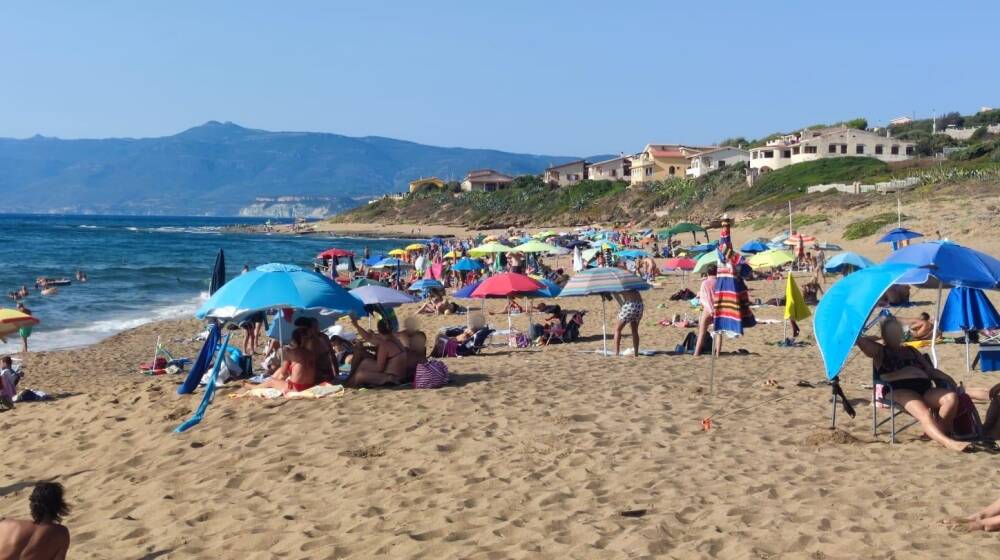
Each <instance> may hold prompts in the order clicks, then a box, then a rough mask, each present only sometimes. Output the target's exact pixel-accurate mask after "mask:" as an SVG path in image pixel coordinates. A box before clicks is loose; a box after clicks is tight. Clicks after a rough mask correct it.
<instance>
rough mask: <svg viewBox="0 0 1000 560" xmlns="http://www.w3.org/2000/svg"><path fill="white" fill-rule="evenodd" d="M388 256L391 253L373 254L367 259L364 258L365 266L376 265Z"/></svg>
mask: <svg viewBox="0 0 1000 560" xmlns="http://www.w3.org/2000/svg"><path fill="white" fill-rule="evenodd" d="M388 256H389V255H386V254H383V253H378V254H375V255H372V256H370V257H368V258H367V259H365V260H364V263H365V266H375V265H376V264H378V263H380V262H382V261H383V260H384V259H385V258H387V257H388Z"/></svg>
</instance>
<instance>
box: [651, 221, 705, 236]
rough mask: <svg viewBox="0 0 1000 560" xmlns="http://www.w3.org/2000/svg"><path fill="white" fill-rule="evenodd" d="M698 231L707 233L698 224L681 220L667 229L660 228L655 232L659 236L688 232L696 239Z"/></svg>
mask: <svg viewBox="0 0 1000 560" xmlns="http://www.w3.org/2000/svg"><path fill="white" fill-rule="evenodd" d="M698 232H703V233H705V235H708V232H707V231H706V230H705V228H703V227H701V226H699V225H698V224H692V223H691V222H681V223H679V224H675V225H673V226H671V227H669V228H667V229H661V230H660V231H658V232H656V235H657V236H659V237H660V238H667V237H673V236H675V235H678V234H681V233H690V234H691V235H692V236H693V237H694V238H695V239H697V238H698V236H697V235H696V234H697V233H698Z"/></svg>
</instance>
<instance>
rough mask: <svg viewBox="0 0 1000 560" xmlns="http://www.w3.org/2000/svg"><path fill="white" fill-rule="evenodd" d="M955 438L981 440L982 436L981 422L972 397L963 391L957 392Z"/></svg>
mask: <svg viewBox="0 0 1000 560" xmlns="http://www.w3.org/2000/svg"><path fill="white" fill-rule="evenodd" d="M954 430H955V436H956V437H959V438H963V439H964V438H976V439H978V438H981V437H982V436H983V421H982V420H981V419H980V418H979V411H978V410H976V405H975V403H973V402H972V397H970V396H969V395H967V394H966V393H965V391H964V390H962V389H959V392H958V414H956V415H955V424H954Z"/></svg>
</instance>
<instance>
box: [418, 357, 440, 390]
mask: <svg viewBox="0 0 1000 560" xmlns="http://www.w3.org/2000/svg"><path fill="white" fill-rule="evenodd" d="M447 383H448V366H447V365H446V364H445V363H444V362H441V361H438V360H428V361H427V362H426V363H423V364H417V371H416V373H415V374H414V375H413V388H414V389H439V388H441V387H444V386H445V385H446V384H447Z"/></svg>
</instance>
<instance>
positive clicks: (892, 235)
mask: <svg viewBox="0 0 1000 560" xmlns="http://www.w3.org/2000/svg"><path fill="white" fill-rule="evenodd" d="M923 236H924V234H922V233H918V232H915V231H913V230H909V229H906V228H904V227H898V228H893V229H891V230H889V233H886V234H885V235H883V236H882V239H879V240H878V241H876V243H892V244H896V243H899V242H900V241H909V240H910V239H916V238H918V237H923Z"/></svg>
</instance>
